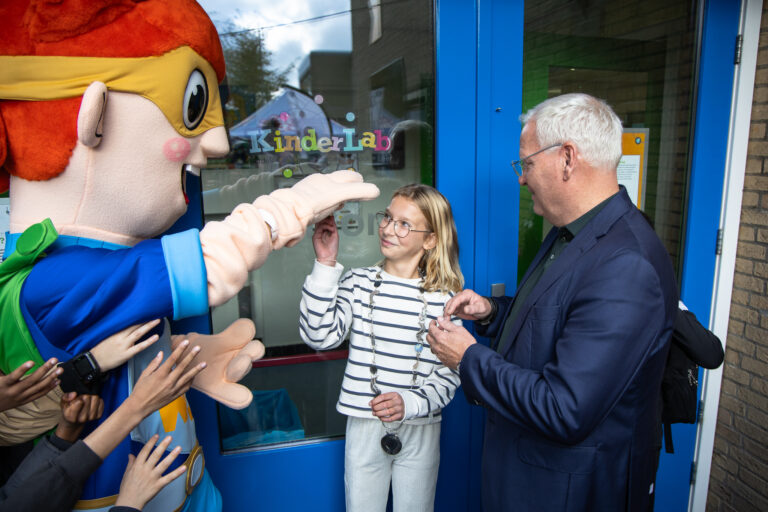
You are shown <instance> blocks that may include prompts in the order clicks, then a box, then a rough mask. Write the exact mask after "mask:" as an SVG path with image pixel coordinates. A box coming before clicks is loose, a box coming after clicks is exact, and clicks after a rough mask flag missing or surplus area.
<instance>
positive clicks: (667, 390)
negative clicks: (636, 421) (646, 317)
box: [661, 341, 699, 453]
mask: <svg viewBox="0 0 768 512" xmlns="http://www.w3.org/2000/svg"><path fill="white" fill-rule="evenodd" d="M698 385H699V367H698V365H697V364H696V363H694V362H693V361H691V359H690V358H689V357H688V356H687V355H685V352H683V350H682V349H680V348H679V347H678V346H677V345H676V344H675V343H674V341H673V343H672V344H671V346H670V347H669V356H668V357H667V366H666V368H665V369H664V375H663V377H662V380H661V404H662V408H661V422H662V423H663V425H664V446H665V449H666V452H667V453H674V452H675V448H674V446H673V444H672V427H671V426H670V425H671V424H672V423H696V420H697V417H696V406H697V405H698V398H697V395H696V392H697V389H698Z"/></svg>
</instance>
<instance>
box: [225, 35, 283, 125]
mask: <svg viewBox="0 0 768 512" xmlns="http://www.w3.org/2000/svg"><path fill="white" fill-rule="evenodd" d="M219 35H220V37H221V44H222V48H223V50H224V60H225V61H226V63H227V82H228V83H229V90H230V98H231V101H230V102H229V104H228V110H229V111H230V112H233V110H232V109H233V108H234V109H235V110H234V116H235V119H230V121H238V120H240V119H242V118H244V117H245V116H247V115H248V114H250V113H251V112H253V111H255V110H257V109H258V108H259V107H261V106H262V105H264V104H265V103H267V102H268V101H269V100H270V99H271V98H272V94H273V93H274V92H275V91H276V90H277V89H279V88H280V87H281V85H282V84H283V83H285V82H286V81H287V75H288V73H289V72H290V70H291V67H289V68H287V69H285V70H283V71H276V70H274V69H273V68H272V60H271V57H272V55H271V53H270V52H269V50H267V49H266V48H264V40H263V36H262V34H261V33H260V32H259V31H257V30H235V27H234V24H233V23H232V22H227V23H226V24H224V30H220V31H219Z"/></svg>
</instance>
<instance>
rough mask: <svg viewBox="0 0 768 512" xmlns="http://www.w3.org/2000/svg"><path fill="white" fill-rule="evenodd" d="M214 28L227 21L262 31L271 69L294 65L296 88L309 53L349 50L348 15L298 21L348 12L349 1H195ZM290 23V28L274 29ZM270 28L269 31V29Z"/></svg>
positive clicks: (291, 79) (241, 28)
mask: <svg viewBox="0 0 768 512" xmlns="http://www.w3.org/2000/svg"><path fill="white" fill-rule="evenodd" d="M198 2H199V3H200V5H202V6H203V9H205V11H206V12H207V13H208V16H210V17H211V19H212V20H213V21H214V23H215V24H216V26H217V27H221V26H222V24H221V22H224V21H230V22H232V23H233V24H234V25H235V27H236V29H240V30H243V29H258V28H261V29H262V33H263V34H264V44H265V46H266V48H267V49H268V50H269V51H270V52H272V63H273V67H274V68H275V69H276V70H278V71H283V70H285V69H286V68H288V67H290V66H291V65H293V69H292V70H291V72H290V74H289V75H288V77H289V79H290V80H289V83H290V84H291V85H294V86H297V85H298V69H299V65H300V64H301V61H302V60H303V59H304V56H305V55H307V54H308V53H309V52H310V51H312V50H346V51H349V50H351V49H352V29H351V26H350V15H349V13H348V12H347V13H345V14H342V15H339V16H333V17H328V18H324V19H320V20H316V21H309V22H305V23H296V22H297V21H300V20H306V19H308V18H314V17H316V16H324V15H328V14H333V13H338V12H343V11H349V8H350V5H349V0H290V1H284V2H275V1H274V0H198ZM286 23H289V24H290V25H286V26H282V27H275V25H281V24H286ZM269 27H272V28H269Z"/></svg>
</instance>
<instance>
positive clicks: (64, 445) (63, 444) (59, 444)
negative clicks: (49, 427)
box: [48, 434, 74, 452]
mask: <svg viewBox="0 0 768 512" xmlns="http://www.w3.org/2000/svg"><path fill="white" fill-rule="evenodd" d="M48 441H50V443H51V444H52V445H53V446H54V448H56V449H57V450H59V451H60V452H65V451H67V450H69V449H70V448H71V447H72V445H73V444H74V443H70V442H69V441H66V440H64V439H62V438H60V437H59V436H57V435H56V434H51V437H49V438H48Z"/></svg>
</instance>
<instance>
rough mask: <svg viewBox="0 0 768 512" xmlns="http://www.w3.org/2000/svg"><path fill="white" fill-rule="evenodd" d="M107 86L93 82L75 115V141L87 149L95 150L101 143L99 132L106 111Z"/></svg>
mask: <svg viewBox="0 0 768 512" xmlns="http://www.w3.org/2000/svg"><path fill="white" fill-rule="evenodd" d="M107 94H108V93H107V86H106V85H104V84H103V83H102V82H93V83H92V84H91V85H89V86H88V88H87V89H86V90H85V94H83V101H82V102H80V112H79V113H78V115H77V140H79V141H80V142H81V143H82V144H84V145H85V146H88V147H89V148H95V147H96V146H98V145H99V143H100V142H101V130H102V127H103V126H104V113H105V112H106V110H107Z"/></svg>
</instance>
